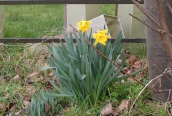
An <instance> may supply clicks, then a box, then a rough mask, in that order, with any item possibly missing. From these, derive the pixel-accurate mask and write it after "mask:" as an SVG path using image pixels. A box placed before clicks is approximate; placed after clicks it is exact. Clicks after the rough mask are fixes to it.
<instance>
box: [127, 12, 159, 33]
mask: <svg viewBox="0 0 172 116" xmlns="http://www.w3.org/2000/svg"><path fill="white" fill-rule="evenodd" d="M129 15H130V16H132V17H133V18H135V19H137V20H138V21H140V22H141V23H143V24H144V25H146V26H147V27H149V28H150V29H152V30H153V31H155V32H157V33H159V31H158V30H156V29H154V28H152V27H151V26H149V25H148V24H146V23H145V22H144V21H142V20H140V19H139V18H137V17H136V16H134V15H132V14H129Z"/></svg>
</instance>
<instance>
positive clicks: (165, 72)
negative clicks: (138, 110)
mask: <svg viewBox="0 0 172 116" xmlns="http://www.w3.org/2000/svg"><path fill="white" fill-rule="evenodd" d="M167 73H169V71H164V72H163V74H160V75H159V76H157V77H155V78H153V79H152V80H150V81H149V82H148V83H147V84H146V86H145V87H144V88H143V89H142V90H141V91H140V93H139V94H138V95H137V97H136V99H135V100H134V102H133V104H132V106H131V108H130V111H129V114H130V112H131V110H132V109H133V107H134V104H135V103H136V101H137V99H138V98H139V96H140V95H141V94H142V93H143V91H144V90H145V89H146V88H147V86H148V85H149V84H151V83H152V82H153V81H154V80H156V79H158V78H160V77H162V76H163V75H165V74H167Z"/></svg>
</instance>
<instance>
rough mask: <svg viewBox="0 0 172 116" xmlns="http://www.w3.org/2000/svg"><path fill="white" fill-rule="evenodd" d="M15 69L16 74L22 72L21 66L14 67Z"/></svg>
mask: <svg viewBox="0 0 172 116" xmlns="http://www.w3.org/2000/svg"><path fill="white" fill-rule="evenodd" d="M15 71H16V73H17V74H18V75H21V74H22V73H23V70H22V68H21V67H18V66H17V67H16V68H15Z"/></svg>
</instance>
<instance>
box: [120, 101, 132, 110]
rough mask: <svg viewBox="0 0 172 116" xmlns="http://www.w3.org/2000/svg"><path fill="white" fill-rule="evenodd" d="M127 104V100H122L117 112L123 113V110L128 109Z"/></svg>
mask: <svg viewBox="0 0 172 116" xmlns="http://www.w3.org/2000/svg"><path fill="white" fill-rule="evenodd" d="M129 104H130V101H129V100H127V99H125V100H122V102H121V104H120V106H119V110H120V111H123V110H125V109H128V107H129Z"/></svg>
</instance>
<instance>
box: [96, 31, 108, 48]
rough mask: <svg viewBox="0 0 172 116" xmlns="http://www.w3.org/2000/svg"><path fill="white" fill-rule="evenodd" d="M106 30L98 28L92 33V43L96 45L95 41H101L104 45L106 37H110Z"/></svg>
mask: <svg viewBox="0 0 172 116" xmlns="http://www.w3.org/2000/svg"><path fill="white" fill-rule="evenodd" d="M107 32H108V30H102V31H100V30H98V31H97V33H94V34H93V37H94V39H96V41H95V43H94V45H96V44H97V43H101V44H103V45H104V46H105V45H106V42H107V40H108V38H111V36H109V35H107Z"/></svg>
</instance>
